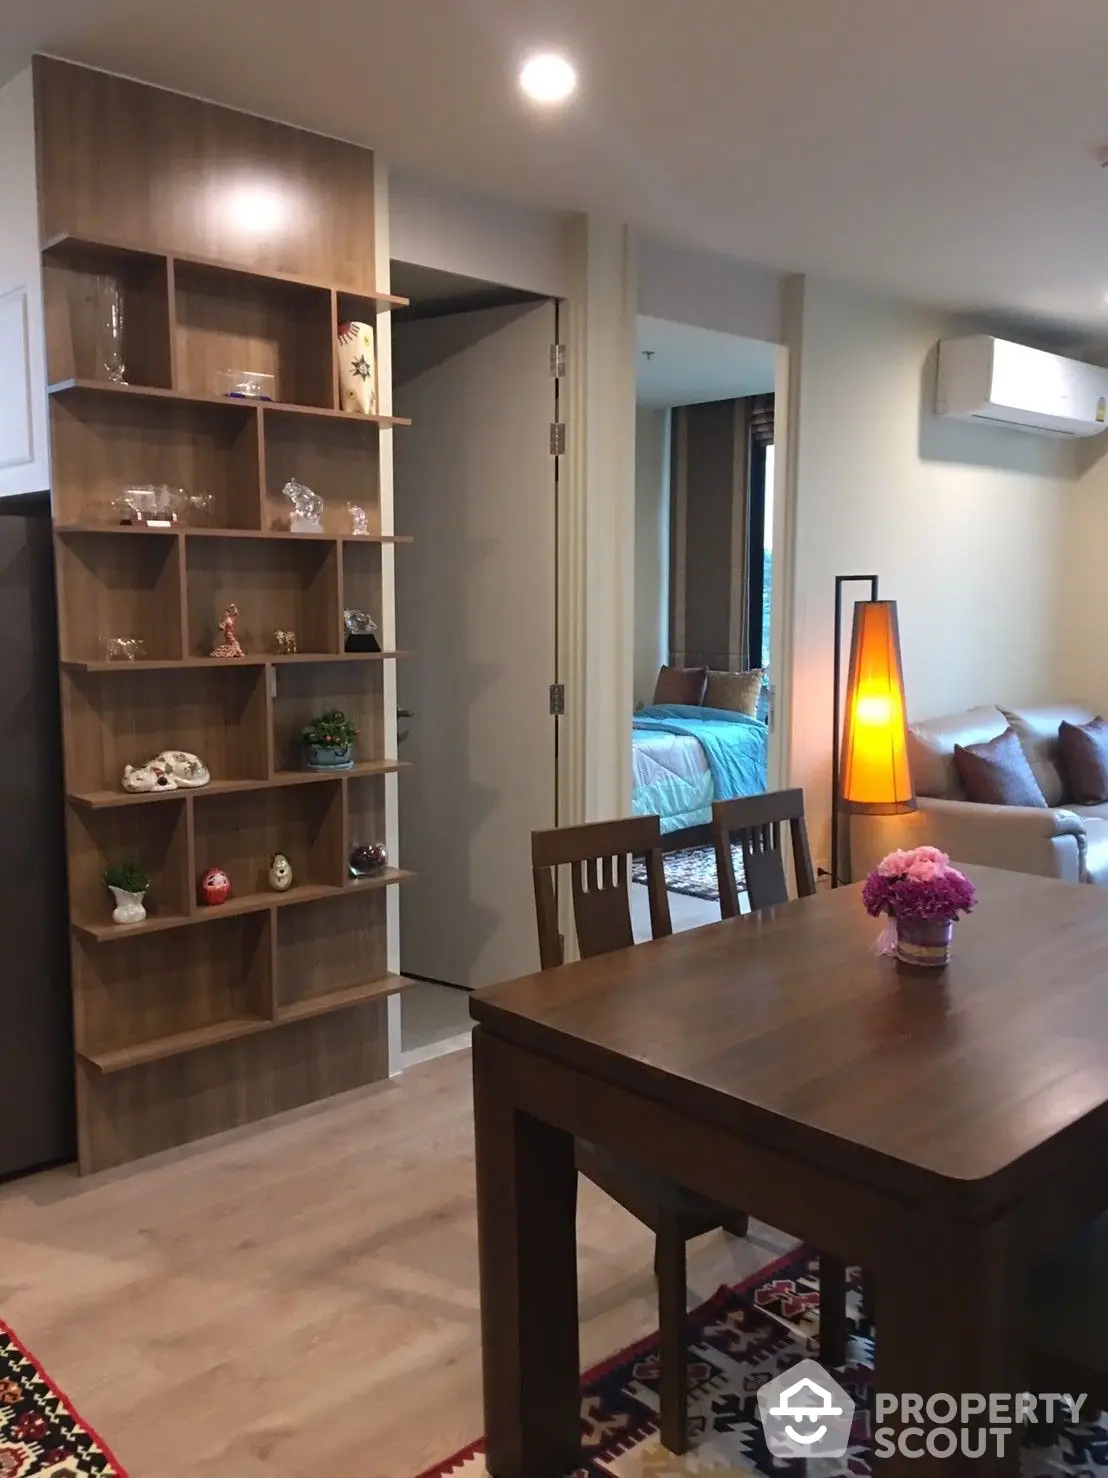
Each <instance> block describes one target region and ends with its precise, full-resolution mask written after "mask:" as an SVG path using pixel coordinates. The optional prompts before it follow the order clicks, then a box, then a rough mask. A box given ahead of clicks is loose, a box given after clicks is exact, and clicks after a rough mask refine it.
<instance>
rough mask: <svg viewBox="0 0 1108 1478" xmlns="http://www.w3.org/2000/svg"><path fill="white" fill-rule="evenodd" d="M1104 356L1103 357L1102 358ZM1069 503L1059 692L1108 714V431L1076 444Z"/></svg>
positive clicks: (1059, 635)
mask: <svg viewBox="0 0 1108 1478" xmlns="http://www.w3.org/2000/svg"><path fill="white" fill-rule="evenodd" d="M1099 357H1100V356H1098V358H1099ZM1077 461H1078V478H1077V482H1076V484H1075V485H1074V486H1073V487H1072V488H1070V490H1069V496H1068V498H1067V499H1066V505H1065V510H1064V513H1065V521H1064V528H1065V543H1064V553H1063V558H1064V564H1065V578H1064V579H1063V581H1062V588H1061V592H1060V600H1059V623H1058V632H1057V648H1056V667H1057V682H1058V695H1059V697H1062V698H1074V699H1077V700H1078V701H1081V702H1086V703H1088V704H1089V706H1090V707H1092V708H1095V709H1097V711H1098V712H1101V713H1105V714H1108V649H1106V646H1105V635H1104V634H1105V631H1106V630H1108V574H1106V569H1105V565H1106V552H1108V434H1105V435H1103V436H1098V437H1095V438H1093V439H1091V440H1089V441H1083V442H1082V443H1081V444H1080V446H1079V447H1078V448H1077Z"/></svg>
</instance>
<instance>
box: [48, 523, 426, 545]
mask: <svg viewBox="0 0 1108 1478" xmlns="http://www.w3.org/2000/svg"><path fill="white" fill-rule="evenodd" d="M54 532H55V533H56V534H61V535H63V536H65V535H74V534H75V535H79V536H83V535H85V534H107V535H111V536H113V537H114V536H117V535H119V534H123V535H124V536H131V535H135V534H138V535H140V536H141V537H143V538H162V539H165V538H167V537H169V536H183V537H184V538H186V539H280V540H287V541H289V542H292V541H294V540H295V541H296V542H297V543H305V544H306V543H310V542H312V541H315V542H317V543H318V542H321V541H322V542H326V543H328V544H334V543H339V544H352V545H359V544H364V545H368V546H371V547H372V546H373V545H375V544H414V543H415V538H414V536H413V535H411V534H338V535H336V534H290V533H289V531H288V529H219V528H210V527H203V528H201V527H198V526H195V525H193V524H177V525H176V526H175V527H173V528H169V529H152V528H149V527H148V526H147V525H146V524H136V523H120V524H115V523H56V524H55V525H54Z"/></svg>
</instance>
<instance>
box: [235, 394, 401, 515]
mask: <svg viewBox="0 0 1108 1478" xmlns="http://www.w3.org/2000/svg"><path fill="white" fill-rule="evenodd" d="M262 427H263V435H264V440H265V481H266V489H265V491H266V498H265V524H266V527H267V528H268V529H276V530H281V529H287V528H288V523H289V514H290V512H291V509H290V506H289V501H288V499H287V498H285V497H284V496H283V495H282V492H281V490H282V488H283V487H284V486H285V484H286V483H287V482H289V481H290V479H292V478H295V479H296V481H297V482H300V483H304V484H306V485H307V486H308V487H310V488H311V489H312V491H313V492H314V493H318V494H319V496H320V498H322V500H323V529H324V532H325V533H326V534H329V535H331V536H332V537H338V536H341V535H343V534H352V533H353V531H354V530H353V522H352V520H351V516H350V513H349V512H348V510H347V506H346V505H347V504H348V503H353V504H356V505H357V506H358V507H361V508H364V509H365V511H366V516H367V521H368V526H369V529H370V531H371V532H373V533H379V532H380V529H381V501H380V492H379V486H378V466H379V456H380V427H379V426H378V424H377V423H376V422H375V421H372V420H370V419H368V418H367V417H362V416H356V415H350V414H343V413H342V412H339V413H337V414H336V415H335V416H333V417H329V418H326V419H324V418H317V417H304V416H298V415H296V414H295V413H288V412H286V411H284V410H282V409H280V408H279V407H275V406H268V407H263V408H262Z"/></svg>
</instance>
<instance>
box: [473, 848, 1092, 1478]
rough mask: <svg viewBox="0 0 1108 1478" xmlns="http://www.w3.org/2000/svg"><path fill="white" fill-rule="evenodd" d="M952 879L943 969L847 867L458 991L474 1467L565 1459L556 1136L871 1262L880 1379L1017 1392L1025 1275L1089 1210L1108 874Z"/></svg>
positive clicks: (573, 1287) (527, 1467)
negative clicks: (883, 945)
mask: <svg viewBox="0 0 1108 1478" xmlns="http://www.w3.org/2000/svg"><path fill="white" fill-rule="evenodd" d="M968 871H969V873H970V876H971V877H972V880H973V882H974V883H975V884H976V886H977V890H978V903H977V907H976V909H975V911H974V912H973V913H972V914H971V915H970V916H969V917H968V918H966V919H963V920H962V921H961V922H959V923H958V925H957V926H956V929H955V940H954V956H953V960H952V962H951V964H950V965H949V966H948V967H947V968H946V970H945V971H943V972H941V973H940V972H928V973H927V974H926V975H906V974H902V973H899V971H898V967H897V966H896V964H895V962H894V961H893V960H892V959H890V958H889V957H887V956H880V955H878V954H877V952H876V950H875V947H874V945H875V938H876V934H877V930H878V924H877V922H876V921H875V920H873V919H871V918H869V917H868V916H867V915H866V913H865V912H864V910H863V908H862V902H861V896H860V890H859V889H858V888H855V887H850V888H840V889H838V890H836V891H834V892H830V891H828V892H821V893H818V894H817V895H815V896H814V897H811V898H807V899H802V900H799V901H798V902H795V903H789V904H787V905H783V906H781V907H778V908H770V909H765V910H763V911H761V912H759V913H757V914H752V915H746V916H744V917H741V918H738V919H732V920H729V921H727V922H723V923H719V924H710V925H708V926H706V927H704V928H700V929H695V930H691V931H689V932H687V933H682V934H676V935H674V936H672V937H671V938H667V939H661V940H656V941H654V942H652V943H646V944H640V945H636V946H634V947H633V948H629V949H623V950H619V951H617V952H615V953H613V954H609V955H605V956H602V957H600V958H597V959H593V960H589V961H582V962H578V963H576V964H571V965H566V966H563V967H561V968H560V969H556V970H547V971H544V972H541V973H539V974H535V975H529V976H525V977H523V978H522V979H519V980H513V981H509V982H507V983H505V984H502V985H496V986H491V987H489V988H487V989H485V990H482V991H479V992H477V993H476V994H475V995H474V997H473V999H472V1004H471V1011H472V1015H473V1016H474V1018H475V1019H476V1022H477V1025H476V1027H475V1030H474V1033H473V1070H474V1104H475V1115H476V1134H477V1140H476V1153H477V1189H478V1229H479V1239H480V1270H481V1332H482V1355H483V1368H484V1402H485V1430H486V1444H487V1459H486V1461H487V1466H488V1471H489V1473H490V1475H492V1478H563V1475H564V1474H567V1473H571V1472H573V1471H574V1469H575V1468H577V1467H578V1465H579V1463H580V1445H579V1444H580V1422H579V1381H580V1360H579V1351H578V1315H577V1273H576V1267H577V1264H576V1236H575V1206H576V1171H575V1169H574V1149H573V1145H574V1138H575V1137H581V1138H584V1139H588V1140H590V1141H592V1142H594V1143H598V1144H600V1145H603V1146H604V1147H605V1148H606V1149H609V1150H611V1151H613V1152H616V1153H618V1154H620V1155H623V1156H626V1157H628V1158H629V1159H632V1160H634V1161H636V1162H638V1163H639V1164H641V1165H643V1166H645V1167H648V1168H649V1169H651V1170H653V1171H656V1172H659V1173H661V1174H663V1175H665V1176H668V1177H670V1178H671V1179H673V1180H675V1181H678V1182H680V1183H681V1184H682V1185H685V1186H687V1187H690V1188H691V1189H693V1190H695V1191H698V1192H701V1193H702V1194H704V1195H707V1196H711V1197H713V1198H714V1199H715V1200H718V1201H722V1202H724V1203H725V1204H727V1205H732V1206H736V1207H741V1208H742V1209H743V1210H745V1211H749V1212H751V1213H753V1214H754V1215H755V1216H757V1217H759V1218H760V1219H761V1220H763V1221H765V1222H768V1223H770V1224H771V1225H772V1226H774V1227H777V1228H780V1229H781V1230H783V1231H786V1232H788V1233H790V1234H792V1235H795V1236H796V1237H798V1238H800V1239H802V1240H803V1241H804V1242H806V1243H809V1244H811V1245H812V1246H813V1247H817V1248H820V1249H823V1250H825V1251H826V1252H828V1253H831V1254H833V1255H835V1256H838V1257H842V1258H844V1259H846V1260H848V1261H850V1262H853V1263H857V1264H860V1265H862V1266H863V1267H864V1268H865V1269H867V1270H868V1272H869V1273H870V1274H871V1276H872V1280H873V1287H874V1290H875V1294H874V1297H875V1310H874V1312H875V1328H876V1337H875V1349H876V1366H875V1372H874V1389H875V1390H876V1391H878V1392H883V1393H888V1394H892V1395H901V1394H904V1393H918V1394H920V1395H922V1396H923V1397H924V1398H926V1397H927V1396H928V1395H930V1394H934V1393H940V1392H942V1393H950V1394H953V1395H955V1396H958V1395H960V1394H962V1393H966V1392H981V1393H986V1394H987V1393H991V1392H997V1393H1002V1392H1015V1391H1019V1390H1021V1389H1022V1388H1023V1387H1022V1378H1023V1371H1024V1363H1023V1354H1024V1351H1023V1343H1022V1305H1023V1291H1024V1287H1025V1284H1026V1279H1027V1275H1028V1272H1029V1269H1030V1267H1031V1266H1032V1264H1033V1263H1034V1261H1035V1260H1036V1259H1037V1258H1038V1257H1039V1256H1041V1255H1042V1253H1043V1252H1044V1251H1047V1250H1049V1249H1050V1248H1052V1247H1053V1246H1055V1245H1056V1244H1057V1243H1058V1242H1059V1241H1060V1240H1061V1239H1063V1238H1064V1237H1066V1236H1067V1235H1068V1234H1069V1233H1070V1232H1072V1231H1073V1230H1075V1229H1076V1228H1077V1227H1079V1226H1080V1225H1082V1224H1083V1223H1084V1222H1086V1221H1088V1220H1090V1219H1091V1218H1092V1217H1094V1216H1095V1215H1097V1214H1098V1213H1099V1212H1101V1211H1102V1210H1104V1209H1105V1208H1106V1207H1108V890H1103V889H1100V888H1095V887H1088V886H1078V885H1073V884H1066V883H1058V882H1054V881H1051V880H1048V879H1044V878H1037V877H1030V876H1027V875H1024V874H1019V873H1009V872H1001V871H997V870H993V869H987V868H977V867H974V868H970V869H968ZM887 1420H888V1424H889V1425H892V1426H894V1427H895V1426H896V1424H897V1418H896V1416H894V1417H892V1418H889V1419H887ZM972 1420H976V1419H972ZM972 1420H971V1425H972ZM996 1447H997V1444H996V1443H995V1442H992V1443H990V1444H989V1445H988V1449H987V1452H986V1456H985V1457H983V1458H977V1459H967V1458H962V1457H959V1456H953V1457H931V1456H928V1455H926V1454H925V1455H924V1456H922V1457H917V1458H906V1457H904V1456H903V1455H901V1454H899V1453H897V1454H896V1455H894V1456H891V1457H888V1458H885V1459H884V1460H881V1461H879V1462H878V1463H877V1464H876V1466H877V1467H878V1468H881V1469H883V1470H884V1471H885V1472H888V1473H894V1474H900V1473H901V1471H903V1472H904V1473H905V1474H907V1475H913V1474H914V1475H915V1478H925V1475H928V1474H930V1473H932V1472H938V1471H940V1470H942V1471H943V1472H944V1473H954V1472H958V1473H961V1472H963V1471H964V1472H966V1473H967V1474H968V1473H970V1472H971V1471H972V1472H973V1473H974V1474H976V1475H980V1478H985V1475H991V1474H994V1473H1015V1472H1016V1471H1017V1468H1018V1453H1017V1444H1016V1443H1015V1442H1014V1441H1011V1440H1009V1441H1008V1442H1007V1443H1005V1444H1004V1447H1005V1451H1004V1453H1003V1454H1002V1455H1001V1454H999V1453H998V1452H997V1451H996Z"/></svg>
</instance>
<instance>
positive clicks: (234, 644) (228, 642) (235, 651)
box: [212, 605, 246, 657]
mask: <svg viewBox="0 0 1108 1478" xmlns="http://www.w3.org/2000/svg"><path fill="white" fill-rule="evenodd" d="M238 616H239V608H238V606H236V605H230V606H228V607H227V609H226V610H225V611H224V612H223V617H222V619H221V621H220V623H219V629H220V631H221V632H222V633H223V640H222V641H221V642H217V643H216V645H215V646H214V647H213V648H212V656H213V657H245V656H246V653H245V652H244V651H243V649H242V647H241V646H240V645H239V639H238V637H237V636H236V635H235V622H236V621H237V620H238Z"/></svg>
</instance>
